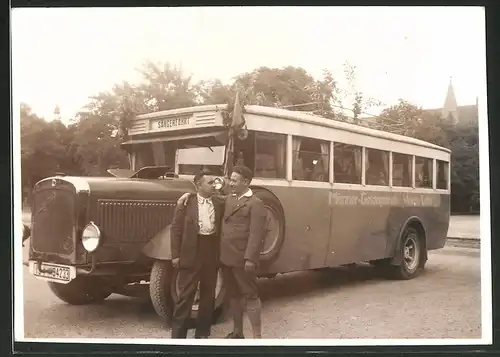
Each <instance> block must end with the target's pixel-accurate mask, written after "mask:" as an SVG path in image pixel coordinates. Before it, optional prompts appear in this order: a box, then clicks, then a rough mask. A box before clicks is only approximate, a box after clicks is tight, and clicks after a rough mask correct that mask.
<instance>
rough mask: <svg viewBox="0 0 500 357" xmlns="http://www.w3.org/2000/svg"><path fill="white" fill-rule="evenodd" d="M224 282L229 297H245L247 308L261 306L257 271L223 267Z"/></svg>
mask: <svg viewBox="0 0 500 357" xmlns="http://www.w3.org/2000/svg"><path fill="white" fill-rule="evenodd" d="M222 273H223V278H224V284H225V286H226V289H227V294H228V298H229V299H230V300H231V299H234V300H236V299H243V300H244V302H245V306H246V308H247V309H252V308H254V307H259V306H260V298H259V289H258V286H257V276H256V275H255V273H252V272H246V271H245V270H244V269H243V268H240V267H230V266H226V265H224V266H223V267H222Z"/></svg>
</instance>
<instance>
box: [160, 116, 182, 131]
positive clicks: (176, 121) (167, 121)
mask: <svg viewBox="0 0 500 357" xmlns="http://www.w3.org/2000/svg"><path fill="white" fill-rule="evenodd" d="M190 124H191V116H184V117H172V118H164V119H156V120H153V121H152V122H151V130H173V129H179V128H183V127H189V126H190Z"/></svg>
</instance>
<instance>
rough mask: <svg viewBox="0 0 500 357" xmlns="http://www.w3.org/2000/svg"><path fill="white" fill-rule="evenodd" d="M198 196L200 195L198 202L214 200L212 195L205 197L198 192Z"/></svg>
mask: <svg viewBox="0 0 500 357" xmlns="http://www.w3.org/2000/svg"><path fill="white" fill-rule="evenodd" d="M196 196H197V197H198V202H199V203H205V202H212V198H211V197H207V198H205V197H202V196H200V194H199V193H197V194H196Z"/></svg>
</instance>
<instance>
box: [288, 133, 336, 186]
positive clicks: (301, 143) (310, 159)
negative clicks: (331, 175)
mask: <svg viewBox="0 0 500 357" xmlns="http://www.w3.org/2000/svg"><path fill="white" fill-rule="evenodd" d="M292 147H293V152H292V156H293V158H292V173H293V179H294V180H302V181H318V182H328V172H329V164H330V144H329V142H327V141H323V140H317V139H311V138H305V137H293V142H292Z"/></svg>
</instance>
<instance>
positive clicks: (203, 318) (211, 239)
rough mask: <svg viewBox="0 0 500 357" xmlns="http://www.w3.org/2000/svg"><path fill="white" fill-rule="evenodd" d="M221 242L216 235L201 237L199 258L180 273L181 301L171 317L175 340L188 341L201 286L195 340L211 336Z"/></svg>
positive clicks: (178, 300) (179, 295)
mask: <svg viewBox="0 0 500 357" xmlns="http://www.w3.org/2000/svg"><path fill="white" fill-rule="evenodd" d="M218 249H219V245H218V241H217V239H216V236H215V235H211V236H203V235H200V236H199V237H198V247H197V258H196V262H195V264H194V265H193V266H192V267H191V268H181V269H179V273H178V287H179V290H178V292H179V293H178V295H177V296H178V298H177V301H176V302H175V306H174V312H173V316H172V338H186V335H187V330H188V327H187V322H188V320H189V319H190V317H191V310H192V306H193V302H194V298H195V295H196V291H197V288H198V283H199V285H200V302H199V305H198V306H199V308H198V317H197V320H196V332H195V337H208V336H210V329H211V325H212V315H213V310H214V304H215V301H214V300H215V288H216V285H217V265H218V264H217V251H218Z"/></svg>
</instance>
